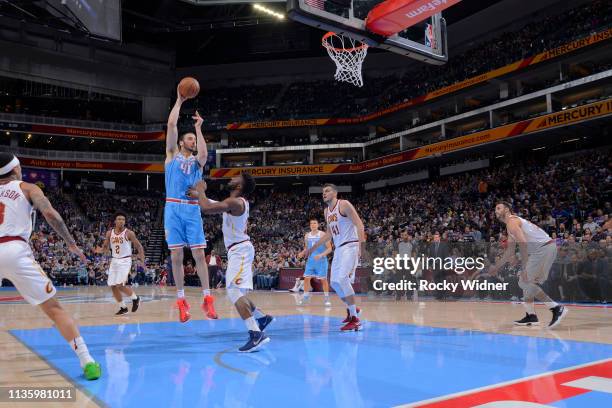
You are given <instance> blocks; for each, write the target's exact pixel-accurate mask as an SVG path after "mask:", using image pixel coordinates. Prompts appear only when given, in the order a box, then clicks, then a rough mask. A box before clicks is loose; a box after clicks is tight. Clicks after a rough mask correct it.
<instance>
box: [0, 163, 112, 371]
mask: <svg viewBox="0 0 612 408" xmlns="http://www.w3.org/2000/svg"><path fill="white" fill-rule="evenodd" d="M33 209H37V210H38V211H40V213H41V214H42V215H43V217H44V218H45V220H46V221H47V223H48V224H49V225H50V226H51V227H52V228H53V229H54V230H55V232H56V233H57V234H58V235H59V236H60V237H62V239H63V240H64V242H66V244H67V246H68V250H69V251H70V252H71V253H72V254H73V255H74V256H76V257H78V258H79V259H80V260H81V261H82V262H83V263H85V262H87V258H85V255H84V254H83V252H82V251H81V249H80V248H79V247H78V246H77V245H76V241H75V240H74V238H73V237H72V234H70V231H68V227H67V226H66V223H65V222H64V220H63V219H62V217H61V216H60V215H59V213H58V212H57V211H56V210H55V209H54V208H53V206H52V205H51V203H50V202H49V199H48V198H47V197H46V196H45V194H44V193H43V192H42V190H41V189H40V188H39V187H38V186H36V185H34V184H30V183H25V182H23V181H21V166H20V164H19V160H18V159H17V157H15V156H14V155H12V154H10V153H0V259H1V260H2V262H0V281H2V279H8V280H10V281H11V282H12V283H13V285H15V288H16V289H17V291H18V292H19V294H20V295H21V296H23V298H24V299H25V300H26V301H27V302H28V303H30V304H31V305H35V306H40V308H41V309H42V311H43V312H44V313H45V314H46V315H47V316H48V317H49V318H50V319H51V320H52V321H53V323H55V326H56V327H57V329H58V330H59V332H60V333H61V335H62V336H63V337H64V339H66V341H67V342H68V344H69V345H70V347H71V348H72V349H73V350H74V352H75V353H76V355H77V357H78V358H79V362H80V364H81V368H82V369H83V373H84V375H85V378H87V379H88V380H96V379H98V378H100V375H101V373H102V370H101V368H100V364H99V363H96V362H95V361H94V359H93V358H92V357H91V355H90V354H89V350H88V349H87V345H86V344H85V340H83V337H81V335H80V333H79V329H78V327H77V325H76V323H75V321H74V320H73V319H72V317H71V316H70V314H68V313H67V312H66V311H65V310H64V308H62V306H61V305H60V303H59V302H58V301H57V299H56V298H55V293H56V289H55V287H54V286H53V283H52V282H51V281H50V280H49V278H48V277H47V275H46V274H45V272H44V271H43V270H42V269H41V267H40V265H39V264H38V262H36V260H35V259H34V255H33V254H32V249H31V248H30V245H29V240H30V235H31V234H32V212H33Z"/></svg>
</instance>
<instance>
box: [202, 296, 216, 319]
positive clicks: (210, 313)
mask: <svg viewBox="0 0 612 408" xmlns="http://www.w3.org/2000/svg"><path fill="white" fill-rule="evenodd" d="M202 310H203V311H204V313H205V314H206V317H208V318H209V319H218V318H219V316H217V312H216V311H215V298H214V297H212V295H206V296H204V300H203V301H202Z"/></svg>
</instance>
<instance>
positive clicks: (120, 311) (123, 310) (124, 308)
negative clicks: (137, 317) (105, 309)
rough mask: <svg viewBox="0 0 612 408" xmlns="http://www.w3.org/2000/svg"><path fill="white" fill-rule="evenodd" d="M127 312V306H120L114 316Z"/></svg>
mask: <svg viewBox="0 0 612 408" xmlns="http://www.w3.org/2000/svg"><path fill="white" fill-rule="evenodd" d="M127 312H128V308H127V307H122V308H121V309H119V311H118V312H117V313H115V316H120V315H124V314H126V313H127Z"/></svg>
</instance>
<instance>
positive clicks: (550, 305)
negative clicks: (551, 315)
mask: <svg viewBox="0 0 612 408" xmlns="http://www.w3.org/2000/svg"><path fill="white" fill-rule="evenodd" d="M544 304H545V305H546V307H547V308H549V309H552V308H553V307H557V306H559V304H558V303H557V302H544Z"/></svg>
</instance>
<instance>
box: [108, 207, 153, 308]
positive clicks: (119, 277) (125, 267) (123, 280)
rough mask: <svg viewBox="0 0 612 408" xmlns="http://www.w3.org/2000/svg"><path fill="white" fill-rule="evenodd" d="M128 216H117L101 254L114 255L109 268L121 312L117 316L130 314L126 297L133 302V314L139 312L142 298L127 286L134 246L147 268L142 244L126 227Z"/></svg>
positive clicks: (109, 277)
mask: <svg viewBox="0 0 612 408" xmlns="http://www.w3.org/2000/svg"><path fill="white" fill-rule="evenodd" d="M126 220H127V216H126V215H125V214H124V213H122V212H118V213H116V214H115V226H114V228H112V229H111V230H109V231H108V232H107V233H106V237H105V239H104V243H103V244H102V249H101V251H100V252H101V253H108V251H109V250H110V251H111V253H112V255H111V256H112V259H111V262H110V266H109V268H108V286H110V287H111V290H112V292H113V297H114V298H115V300H116V301H117V305H118V306H119V311H118V312H117V313H115V315H123V314H126V313H127V312H128V308H127V306H126V305H125V302H124V301H123V295H126V296H128V297H129V298H130V300H131V301H132V313H134V312H136V310H138V306H139V305H140V298H139V297H138V295H136V293H134V290H133V289H132V288H131V287H129V286H126V284H127V281H128V275H129V274H130V270H131V269H132V245H133V246H134V247H136V251H137V253H136V258H137V259H138V261H139V262H140V263H141V266H142V267H143V268H144V267H145V252H144V248H143V247H142V244H141V243H140V241H139V240H138V238H136V234H134V231H132V230H129V229H127V228H126V227H125V223H126Z"/></svg>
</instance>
